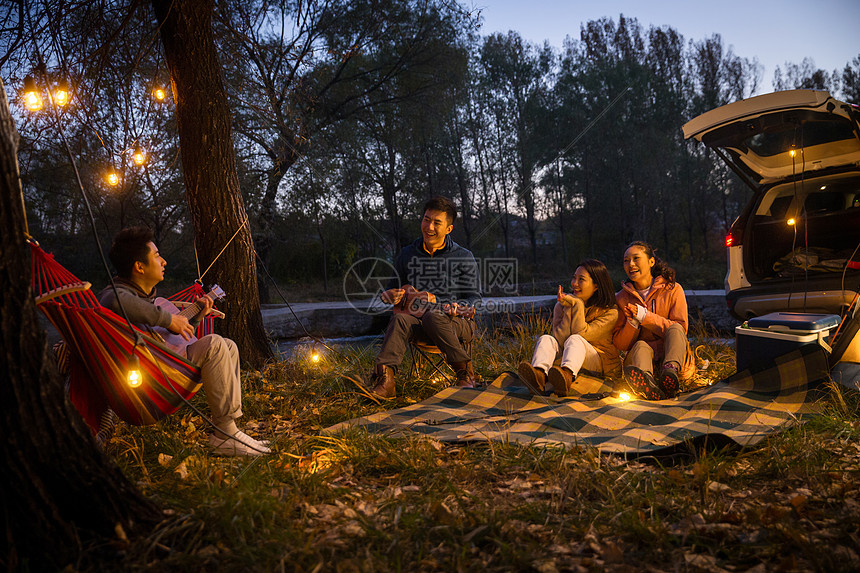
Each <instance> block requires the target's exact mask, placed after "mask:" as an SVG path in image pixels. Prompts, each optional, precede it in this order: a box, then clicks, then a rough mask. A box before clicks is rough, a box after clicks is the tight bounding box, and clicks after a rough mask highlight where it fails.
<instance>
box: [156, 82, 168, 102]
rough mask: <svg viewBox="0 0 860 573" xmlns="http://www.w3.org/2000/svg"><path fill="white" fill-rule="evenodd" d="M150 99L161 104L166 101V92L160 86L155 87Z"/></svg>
mask: <svg viewBox="0 0 860 573" xmlns="http://www.w3.org/2000/svg"><path fill="white" fill-rule="evenodd" d="M152 99H154V100H155V101H157V102H163V101H164V100H166V99H167V92H166V91H165V90H164V88H163V87H161V86H155V87H154V88H152Z"/></svg>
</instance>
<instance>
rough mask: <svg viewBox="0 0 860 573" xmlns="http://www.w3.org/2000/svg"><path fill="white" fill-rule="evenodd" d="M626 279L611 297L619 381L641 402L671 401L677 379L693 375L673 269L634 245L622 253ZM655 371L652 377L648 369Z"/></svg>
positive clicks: (681, 294)
mask: <svg viewBox="0 0 860 573" xmlns="http://www.w3.org/2000/svg"><path fill="white" fill-rule="evenodd" d="M624 272H625V273H627V278H628V279H629V280H626V281H624V282H622V283H621V290H620V291H618V292H617V293H616V294H615V299H616V301H618V307H619V309H620V316H619V317H618V323H617V324H616V325H615V332H614V334H613V337H612V342H613V343H614V344H615V346H616V347H617V348H618V349H619V350H622V351H626V352H627V355H626V356H625V358H624V369H623V371H624V379H625V380H626V381H627V383H628V385H629V386H630V389H631V390H633V392H634V393H635V394H637V395H638V396H640V397H642V398H645V399H646V400H663V399H666V398H674V397H675V395H677V394H678V390H679V388H680V382H681V380H686V379H688V378H691V377H692V376H693V375H694V374H695V373H696V361H695V357H694V356H693V352H692V351H691V349H690V343H689V341H688V340H687V327H688V325H689V317H688V315H687V298H686V296H685V294H684V289H683V288H682V287H681V285H679V284H678V283H676V282H675V270H674V269H672V268H671V267H669V266H668V265H666V263H664V262H663V261H661V260H660V259H659V258H657V257H655V256H654V249H653V248H652V247H651V245H649V244H648V243H645V242H642V241H635V242H633V243H631V244H630V245H629V246H628V247H627V250H626V251H625V252H624ZM655 370H656V371H657V372H659V375H658V376H657V377H656V378H655V377H654V371H655Z"/></svg>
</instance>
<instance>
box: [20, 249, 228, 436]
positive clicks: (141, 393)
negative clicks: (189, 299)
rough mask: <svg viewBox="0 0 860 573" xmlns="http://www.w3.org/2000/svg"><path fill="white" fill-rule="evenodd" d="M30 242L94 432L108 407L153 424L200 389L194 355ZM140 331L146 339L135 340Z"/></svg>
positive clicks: (73, 393) (38, 280) (44, 299)
mask: <svg viewBox="0 0 860 573" xmlns="http://www.w3.org/2000/svg"><path fill="white" fill-rule="evenodd" d="M30 247H31V260H32V276H33V291H34V293H35V296H36V305H37V306H38V307H39V308H40V309H41V310H42V312H44V313H45V316H47V318H48V320H49V321H51V324H53V325H54V327H55V328H56V329H57V331H58V332H59V333H60V335H61V336H62V337H63V339H64V341H65V345H66V349H67V352H65V353H63V354H64V355H65V356H67V357H68V371H69V398H70V400H71V401H72V404H74V406H75V407H76V408H77V409H78V411H79V412H80V413H81V415H82V416H83V417H84V420H86V422H87V424H88V425H89V426H90V428H91V429H93V432H94V433H95V431H97V430H98V427H99V419H100V417H101V414H102V413H103V412H104V411H105V410H106V409H107V408H108V407H110V408H111V409H113V410H114V412H116V414H117V415H118V416H119V417H120V418H121V419H123V420H125V421H126V422H128V423H129V424H134V425H147V424H154V423H155V422H157V421H158V420H160V419H161V418H163V417H165V416H167V415H170V414H172V413H173V412H175V411H176V410H177V409H179V407H180V406H182V405H183V404H184V403H185V400H187V399H189V398H191V397H192V396H194V394H196V393H197V391H198V390H199V389H200V386H201V380H200V369H199V368H198V367H197V366H196V365H195V364H194V363H192V362H190V361H188V360H187V359H186V358H185V357H182V356H179V355H177V354H175V353H174V352H172V351H171V350H170V349H168V348H167V347H166V346H165V345H164V344H162V343H161V342H160V341H158V340H156V338H155V337H153V336H152V335H150V334H148V333H147V332H145V331H143V330H140V329H138V328H137V327H129V325H128V323H126V321H125V320H124V319H123V318H122V317H121V316H119V315H117V314H116V313H114V312H112V311H111V310H108V309H106V308H104V307H103V306H101V304H99V301H98V299H97V298H96V296H95V295H94V294H93V293H92V291H91V290H90V287H91V285H90V283H88V282H84V281H81V280H80V279H78V278H77V277H75V276H74V275H73V274H72V273H71V272H69V271H68V270H67V269H65V268H64V267H63V266H62V265H60V264H59V263H57V262H56V261H55V260H54V256H53V255H51V254H48V253H46V252H45V251H43V250H42V248H41V247H39V245H38V244H36V243H35V242H31V243H30ZM186 290H188V289H186ZM200 290H201V294H202V287H201V289H200ZM183 292H184V291H183ZM192 295H193V293H192ZM183 296H186V295H183ZM210 327H211V323H210ZM201 332H202V331H201ZM137 336H140V337H141V338H142V339H143V341H144V343H143V344H141V343H138V345H137V347H136V348H135V338H136V337H137ZM133 348H134V353H135V354H136V355H137V356H138V359H139V361H140V372H141V376H142V379H143V381H142V383H141V385H140V386H137V387H134V388H132V387H131V386H129V385H128V383H127V375H128V370H129V356H130V355H131V352H132V349H133Z"/></svg>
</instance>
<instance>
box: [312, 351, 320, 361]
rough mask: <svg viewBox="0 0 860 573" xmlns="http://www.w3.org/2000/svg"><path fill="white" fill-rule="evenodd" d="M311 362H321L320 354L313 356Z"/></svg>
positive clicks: (316, 353) (315, 353)
mask: <svg viewBox="0 0 860 573" xmlns="http://www.w3.org/2000/svg"><path fill="white" fill-rule="evenodd" d="M311 360H312V361H313V362H319V361H320V354H319V352H314V353H313V354H311Z"/></svg>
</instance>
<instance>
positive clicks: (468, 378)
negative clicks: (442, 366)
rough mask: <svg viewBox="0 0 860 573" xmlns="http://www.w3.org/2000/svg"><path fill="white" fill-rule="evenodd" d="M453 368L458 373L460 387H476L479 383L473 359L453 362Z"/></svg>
mask: <svg viewBox="0 0 860 573" xmlns="http://www.w3.org/2000/svg"><path fill="white" fill-rule="evenodd" d="M451 368H453V369H454V373H455V374H456V375H457V386H459V387H460V388H475V387H476V386H477V385H478V376H477V375H476V374H475V371H474V370H473V369H472V361H471V360H469V361H468V362H453V363H451Z"/></svg>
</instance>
